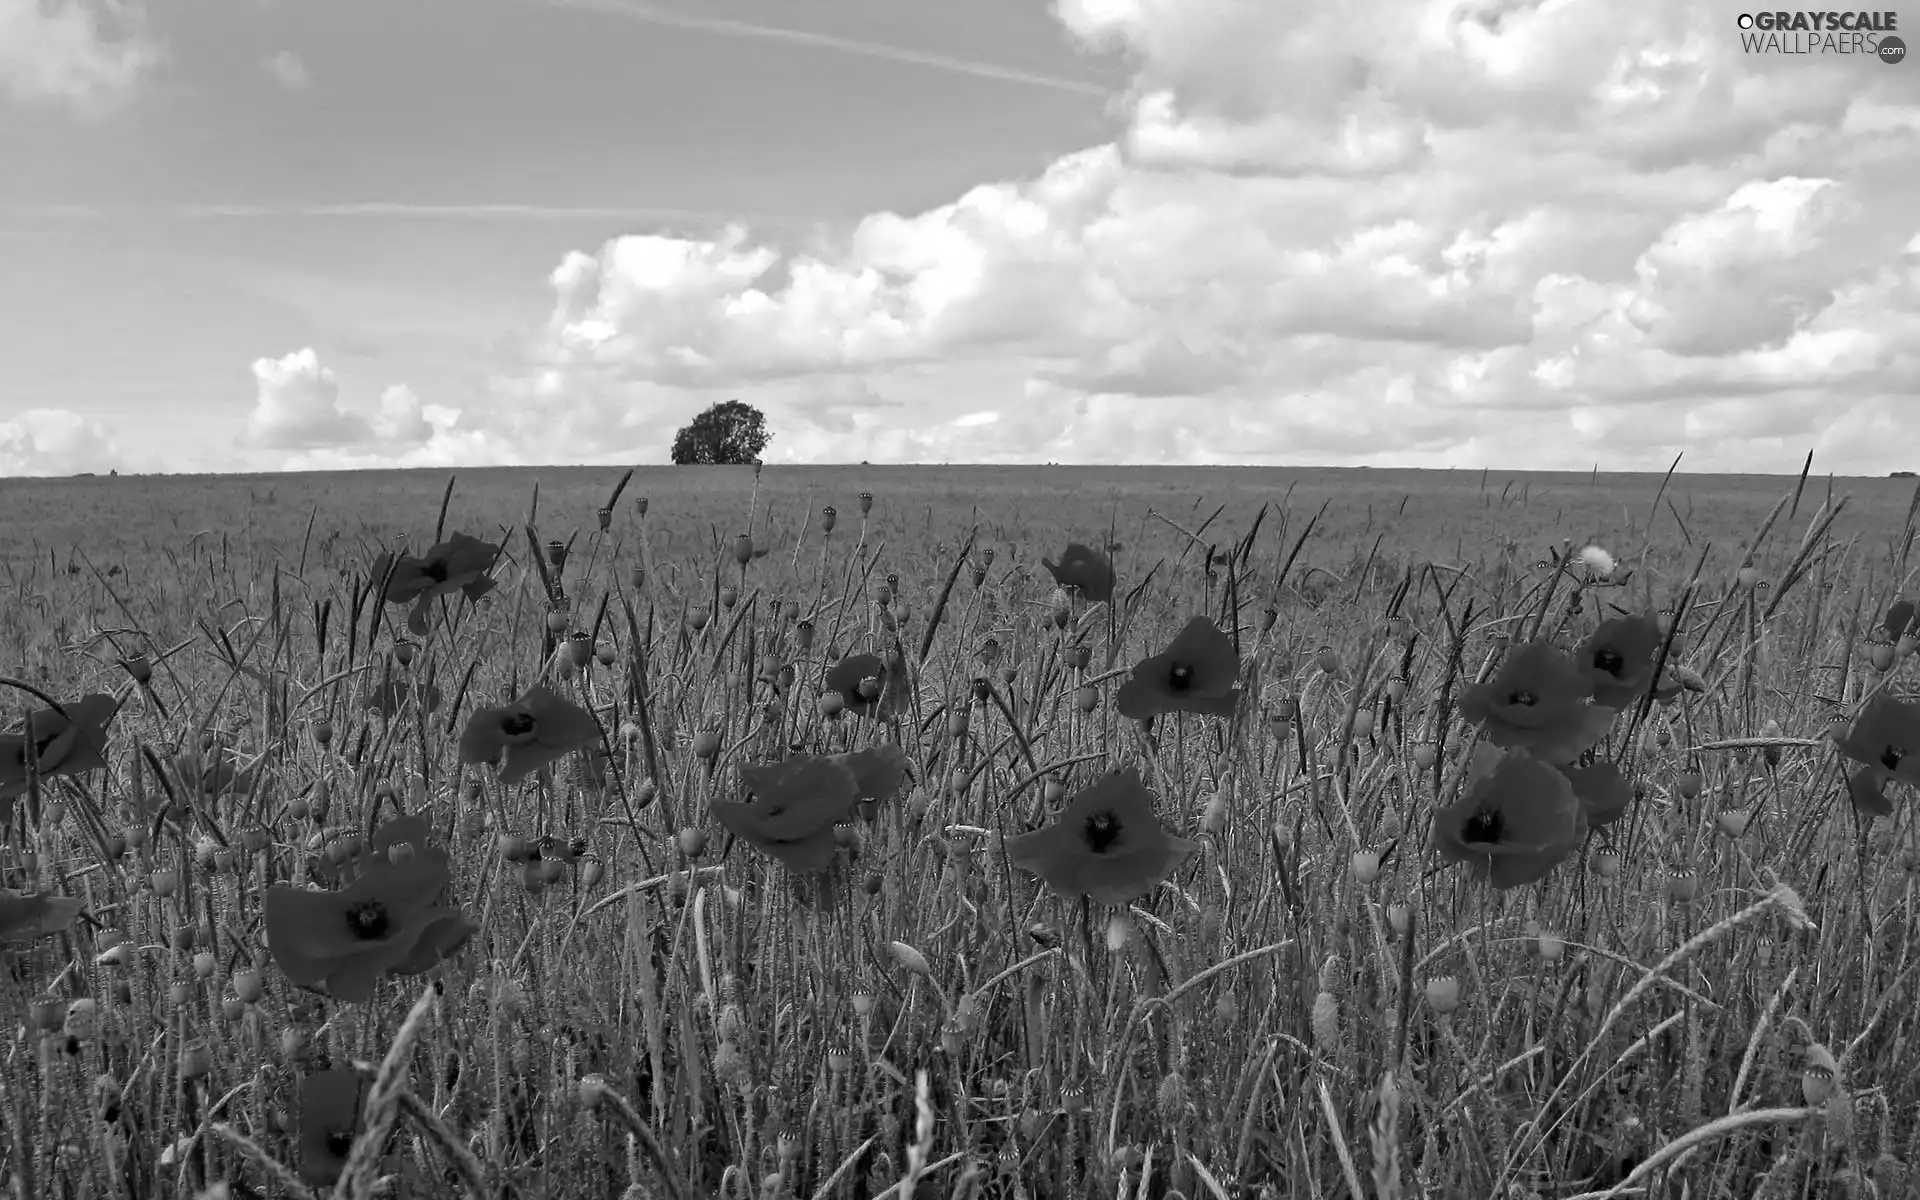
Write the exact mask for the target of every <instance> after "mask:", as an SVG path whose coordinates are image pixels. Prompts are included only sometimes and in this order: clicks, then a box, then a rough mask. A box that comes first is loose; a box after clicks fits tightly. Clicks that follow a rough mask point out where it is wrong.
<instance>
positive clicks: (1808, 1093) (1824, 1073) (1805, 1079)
mask: <svg viewBox="0 0 1920 1200" xmlns="http://www.w3.org/2000/svg"><path fill="white" fill-rule="evenodd" d="M1839 1074H1840V1064H1839V1062H1838V1061H1836V1060H1835V1059H1834V1057H1833V1051H1831V1050H1829V1049H1827V1048H1826V1047H1825V1046H1823V1045H1821V1044H1820V1043H1818V1042H1815V1043H1814V1044H1813V1045H1811V1046H1808V1047H1807V1065H1806V1069H1805V1070H1804V1071H1802V1072H1801V1075H1800V1094H1801V1095H1802V1096H1804V1097H1805V1098H1806V1101H1807V1104H1808V1105H1809V1106H1810V1107H1819V1106H1821V1105H1824V1104H1826V1102H1827V1101H1828V1100H1829V1099H1831V1098H1832V1097H1833V1093H1834V1091H1835V1088H1836V1081H1837V1080H1838V1078H1839Z"/></svg>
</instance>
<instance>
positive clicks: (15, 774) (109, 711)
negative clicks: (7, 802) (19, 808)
mask: <svg viewBox="0 0 1920 1200" xmlns="http://www.w3.org/2000/svg"><path fill="white" fill-rule="evenodd" d="M61 708H64V709H65V710H66V711H65V712H64V713H63V712H61V711H60V709H54V708H39V709H35V710H33V711H32V712H30V713H28V714H27V717H26V720H24V721H22V722H21V723H20V725H19V727H18V728H17V729H14V730H12V731H9V732H8V733H5V734H0V799H7V798H10V797H13V796H19V795H22V794H24V793H25V792H26V790H27V740H28V738H32V740H33V767H34V770H35V771H37V772H39V774H40V776H41V777H42V778H45V777H46V776H49V775H78V774H80V773H81V772H82V771H92V770H95V769H98V768H102V767H105V766H106V765H107V757H106V754H107V725H108V723H109V722H111V721H112V720H113V718H114V714H115V713H117V712H119V711H120V702H119V701H118V700H115V699H114V698H113V697H112V696H108V695H105V694H103V693H99V692H96V693H94V694H92V695H88V696H82V697H81V698H80V699H78V700H75V701H74V702H72V703H71V704H64V705H62V706H61Z"/></svg>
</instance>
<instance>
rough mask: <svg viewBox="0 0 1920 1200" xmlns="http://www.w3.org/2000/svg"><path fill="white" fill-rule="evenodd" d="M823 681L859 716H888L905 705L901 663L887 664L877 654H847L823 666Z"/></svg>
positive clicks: (904, 682) (904, 672)
mask: <svg viewBox="0 0 1920 1200" xmlns="http://www.w3.org/2000/svg"><path fill="white" fill-rule="evenodd" d="M826 684H827V690H828V691H831V692H835V693H838V695H839V696H840V699H841V701H842V702H843V703H844V704H845V705H846V707H847V711H848V712H856V713H859V714H860V715H861V716H871V717H880V718H883V719H884V718H891V717H893V716H894V715H895V714H897V713H898V712H899V711H900V710H901V708H903V707H904V706H905V702H906V684H907V681H906V667H905V664H904V663H902V664H898V665H897V666H892V667H890V666H889V665H888V664H887V663H885V662H883V661H881V658H880V656H879V655H877V654H849V655H847V656H846V657H845V658H843V659H841V660H840V661H839V662H837V663H835V664H833V665H832V666H831V667H828V668H827V679H826Z"/></svg>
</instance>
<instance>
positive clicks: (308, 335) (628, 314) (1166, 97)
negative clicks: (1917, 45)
mask: <svg viewBox="0 0 1920 1200" xmlns="http://www.w3.org/2000/svg"><path fill="white" fill-rule="evenodd" d="M1744 11H1745V6H1744V5H1743V4H1742V3H1741V0H1350V2H1348V3H1344V4H1338V5H1328V4H1324V3H1306V2H1295V0H1051V2H1049V0H958V2H956V0H644V2H643V0H328V2H327V3H325V4H317V3H298V2H296V0H164V2H153V3H148V2H146V0H111V2H110V0H0V475H53V474H67V473H73V472H80V471H98V472H104V471H106V470H109V469H118V470H121V471H170V472H179V471H194V472H200V471H276V470H308V469H330V468H345V467H387V466H418V467H459V466H480V465H517V464H529V465H531V464H549V463H577V464H636V463H650V462H664V461H666V459H667V448H668V446H669V445H670V444H671V442H672V438H673V434H674V431H675V430H676V429H677V428H678V427H679V426H680V425H682V424H684V423H685V422H686V421H687V420H688V419H690V418H691V417H692V416H693V415H694V414H695V413H697V412H698V411H700V410H701V409H703V408H705V407H707V406H708V405H710V404H712V403H714V402H716V401H720V400H728V399H740V400H744V401H746V402H748V403H750V404H753V405H755V406H756V407H758V408H760V409H761V410H763V411H764V412H765V413H766V415H767V420H768V425H769V428H770V429H771V430H772V432H773V435H774V436H773V441H772V442H771V444H770V445H769V446H768V448H767V452H766V455H765V458H766V460H767V461H768V462H769V463H776V464H777V463H813V462H855V461H861V460H869V461H874V462H902V463H911V462H985V463H1020V462H1062V463H1153V464H1201V463H1250V464H1276V465H1330V466H1340V465H1372V466H1413V467H1471V468H1478V467H1497V468H1510V469H1523V468H1539V469H1575V470H1585V469H1589V468H1592V467H1596V466H1597V467H1598V468H1599V469H1601V470H1663V469H1665V468H1666V467H1667V465H1668V464H1669V463H1670V462H1672V461H1673V459H1674V457H1675V456H1676V455H1679V454H1682V453H1683V452H1684V455H1685V457H1684V460H1683V469H1689V470H1699V471H1772V472H1792V471H1796V470H1798V468H1799V466H1800V463H1801V461H1802V460H1803V459H1804V457H1805V456H1806V454H1807V452H1808V451H1813V452H1814V454H1815V463H1816V469H1817V470H1821V471H1826V472H1834V473H1842V474H1880V473H1884V472H1886V471H1889V470H1895V469H1920V437H1917V436H1916V434H1920V63H1914V62H1894V63H1888V62H1883V61H1881V60H1880V58H1879V56H1878V55H1876V54H1875V53H1874V43H1875V42H1877V40H1878V38H1879V37H1881V36H1884V34H1872V35H1864V36H1863V37H1862V38H1861V39H1858V40H1855V39H1853V38H1851V36H1850V35H1844V34H1843V35H1841V36H1840V37H1837V38H1835V39H1833V42H1832V44H1831V45H1828V44H1827V43H1825V42H1819V43H1817V44H1814V45H1811V46H1809V45H1808V40H1809V39H1808V35H1806V34H1797V35H1796V34H1792V33H1789V34H1786V35H1782V43H1783V44H1781V45H1779V46H1778V47H1777V49H1778V50H1788V49H1794V48H1803V49H1812V50H1813V51H1814V52H1812V53H1800V54H1792V53H1783V52H1765V51H1762V52H1751V51H1750V50H1749V48H1748V46H1747V45H1746V44H1745V42H1746V40H1747V39H1750V38H1751V37H1752V34H1751V33H1743V31H1742V30H1741V29H1740V28H1739V23H1740V22H1739V18H1740V16H1741V14H1742V12H1744ZM1893 22H1894V25H1895V28H1896V30H1897V32H1898V33H1899V34H1901V35H1903V36H1904V37H1905V38H1906V39H1909V40H1920V8H1915V9H1914V10H1913V11H1912V12H1911V13H1910V14H1909V13H1900V12H1897V10H1896V11H1895V13H1894V15H1893ZM1883 23H1884V22H1883ZM1796 39H1797V40H1798V43H1799V45H1798V46H1796V45H1795V40H1796ZM1842 50H1851V51H1853V52H1851V53H1842V52H1840V51H1842Z"/></svg>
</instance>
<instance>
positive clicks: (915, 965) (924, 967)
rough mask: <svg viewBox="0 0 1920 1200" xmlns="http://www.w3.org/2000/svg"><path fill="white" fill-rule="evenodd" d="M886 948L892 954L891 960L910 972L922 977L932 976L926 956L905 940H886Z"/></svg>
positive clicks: (931, 969) (928, 977)
mask: <svg viewBox="0 0 1920 1200" xmlns="http://www.w3.org/2000/svg"><path fill="white" fill-rule="evenodd" d="M887 949H888V950H889V951H891V952H892V954H893V961H895V962H897V963H899V964H900V965H901V966H903V967H905V968H906V969H907V970H908V971H909V972H911V973H912V974H915V975H918V976H920V977H921V978H923V979H931V978H932V977H933V968H932V967H931V966H929V965H928V964H927V956H926V955H924V954H922V953H920V952H919V951H918V950H915V949H914V948H913V947H912V946H909V945H907V944H906V943H905V942H888V943H887Z"/></svg>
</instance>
